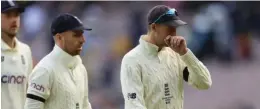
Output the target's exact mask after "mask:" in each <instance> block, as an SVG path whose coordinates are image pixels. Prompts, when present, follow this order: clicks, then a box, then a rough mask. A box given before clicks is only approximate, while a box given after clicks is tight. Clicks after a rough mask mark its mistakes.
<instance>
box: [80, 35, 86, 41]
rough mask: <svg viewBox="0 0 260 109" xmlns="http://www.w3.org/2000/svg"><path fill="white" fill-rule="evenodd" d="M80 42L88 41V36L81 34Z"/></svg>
mask: <svg viewBox="0 0 260 109" xmlns="http://www.w3.org/2000/svg"><path fill="white" fill-rule="evenodd" d="M80 42H81V43H85V42H86V38H85V36H84V35H83V34H82V36H81V39H80Z"/></svg>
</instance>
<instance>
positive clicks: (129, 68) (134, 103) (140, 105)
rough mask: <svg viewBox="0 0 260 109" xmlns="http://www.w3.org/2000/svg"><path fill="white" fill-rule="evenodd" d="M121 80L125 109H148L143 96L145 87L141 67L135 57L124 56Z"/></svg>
mask: <svg viewBox="0 0 260 109" xmlns="http://www.w3.org/2000/svg"><path fill="white" fill-rule="evenodd" d="M120 80H121V86H122V92H123V96H124V100H125V109H147V108H146V107H145V101H144V98H143V96H144V88H143V84H142V80H141V68H140V66H139V65H138V64H137V63H136V62H134V60H133V59H130V58H129V57H124V58H123V60H122V64H121V75H120Z"/></svg>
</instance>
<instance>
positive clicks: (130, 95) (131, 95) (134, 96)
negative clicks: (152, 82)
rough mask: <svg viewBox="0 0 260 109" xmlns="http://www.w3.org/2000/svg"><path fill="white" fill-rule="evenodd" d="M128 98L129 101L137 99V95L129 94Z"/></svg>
mask: <svg viewBox="0 0 260 109" xmlns="http://www.w3.org/2000/svg"><path fill="white" fill-rule="evenodd" d="M127 97H128V99H135V98H136V93H128V95H127Z"/></svg>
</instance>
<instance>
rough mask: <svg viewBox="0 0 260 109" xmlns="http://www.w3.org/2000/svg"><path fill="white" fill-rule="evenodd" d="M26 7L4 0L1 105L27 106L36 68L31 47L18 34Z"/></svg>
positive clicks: (9, 107) (13, 108) (15, 108)
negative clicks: (30, 77) (27, 91)
mask: <svg viewBox="0 0 260 109" xmlns="http://www.w3.org/2000/svg"><path fill="white" fill-rule="evenodd" d="M22 12H24V8H23V7H21V6H19V5H18V4H17V3H16V2H13V1H10V0H9V1H1V23H2V24H1V38H2V40H1V52H2V53H1V67H2V69H1V104H2V105H1V108H2V109H23V105H24V103H25V99H26V96H25V95H26V88H27V80H28V79H27V78H28V76H29V73H30V72H31V71H32V65H33V64H32V54H31V50H30V47H29V46H28V45H26V44H24V43H22V42H20V41H19V40H18V39H17V38H16V37H17V34H18V31H19V28H20V14H21V13H22Z"/></svg>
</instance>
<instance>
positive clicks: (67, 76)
mask: <svg viewBox="0 0 260 109" xmlns="http://www.w3.org/2000/svg"><path fill="white" fill-rule="evenodd" d="M29 84H30V86H29V88H28V91H27V94H32V95H35V96H38V97H41V98H43V99H45V102H44V106H43V107H41V109H91V106H90V103H89V100H88V78H87V71H86V69H85V67H84V66H83V64H82V61H81V58H80V57H79V56H78V55H77V56H71V55H69V54H68V53H66V52H64V51H63V50H62V49H61V48H60V47H58V46H57V45H55V47H54V49H53V51H52V52H51V53H50V54H48V55H47V56H45V57H44V58H43V59H42V60H41V61H40V62H39V63H38V65H37V66H36V67H35V68H34V69H33V72H32V74H31V75H30V78H29ZM30 99H31V98H27V100H26V104H25V106H24V107H25V109H35V106H36V105H33V104H34V103H31V102H30V101H31V100H30Z"/></svg>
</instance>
